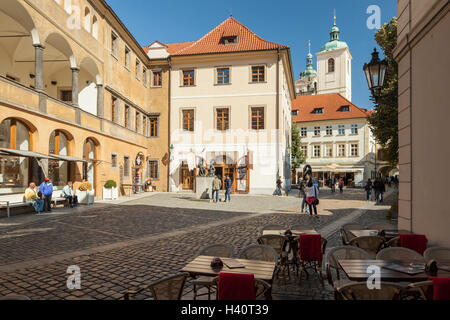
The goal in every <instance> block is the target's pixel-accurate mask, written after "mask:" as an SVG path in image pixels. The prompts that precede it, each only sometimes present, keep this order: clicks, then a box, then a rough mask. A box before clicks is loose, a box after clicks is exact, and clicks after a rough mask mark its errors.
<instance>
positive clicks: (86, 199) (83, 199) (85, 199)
mask: <svg viewBox="0 0 450 320" xmlns="http://www.w3.org/2000/svg"><path fill="white" fill-rule="evenodd" d="M77 196H78V203H79V204H85V205H90V204H94V201H95V192H94V190H92V191H80V190H77Z"/></svg>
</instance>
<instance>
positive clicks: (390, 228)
mask: <svg viewBox="0 0 450 320" xmlns="http://www.w3.org/2000/svg"><path fill="white" fill-rule="evenodd" d="M367 230H378V231H383V230H386V231H395V230H397V227H396V226H394V225H392V224H389V223H382V222H378V223H372V224H371V225H369V226H368V227H367Z"/></svg>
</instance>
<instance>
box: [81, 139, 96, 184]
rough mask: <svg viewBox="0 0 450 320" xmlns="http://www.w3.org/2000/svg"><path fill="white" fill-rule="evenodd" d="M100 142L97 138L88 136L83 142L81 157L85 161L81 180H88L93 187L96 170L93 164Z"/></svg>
mask: <svg viewBox="0 0 450 320" xmlns="http://www.w3.org/2000/svg"><path fill="white" fill-rule="evenodd" d="M99 147H100V144H99V142H98V140H97V139H95V138H92V137H89V138H87V139H86V140H85V141H84V143H83V159H84V160H87V161H88V162H87V163H84V165H83V180H86V181H89V182H90V183H91V184H92V186H93V187H94V189H95V185H96V180H97V179H96V170H95V165H96V161H97V159H98V153H99Z"/></svg>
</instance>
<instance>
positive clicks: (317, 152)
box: [314, 146, 320, 158]
mask: <svg viewBox="0 0 450 320" xmlns="http://www.w3.org/2000/svg"><path fill="white" fill-rule="evenodd" d="M314 158H320V146H314Z"/></svg>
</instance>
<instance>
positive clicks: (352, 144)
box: [350, 142, 359, 158]
mask: <svg viewBox="0 0 450 320" xmlns="http://www.w3.org/2000/svg"><path fill="white" fill-rule="evenodd" d="M353 146H356V155H355V154H353ZM350 156H351V157H352V158H357V157H359V143H357V142H353V143H350Z"/></svg>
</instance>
